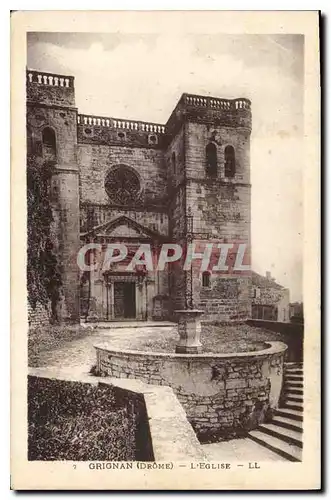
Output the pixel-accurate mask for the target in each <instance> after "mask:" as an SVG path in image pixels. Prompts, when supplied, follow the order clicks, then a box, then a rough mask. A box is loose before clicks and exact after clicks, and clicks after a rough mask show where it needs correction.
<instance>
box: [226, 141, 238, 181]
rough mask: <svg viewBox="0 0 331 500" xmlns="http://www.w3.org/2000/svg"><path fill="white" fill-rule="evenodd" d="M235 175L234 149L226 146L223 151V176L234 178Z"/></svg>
mask: <svg viewBox="0 0 331 500" xmlns="http://www.w3.org/2000/svg"><path fill="white" fill-rule="evenodd" d="M235 173H236V157H235V152H234V148H233V147H232V146H226V148H225V150H224V175H225V177H234V176H235Z"/></svg>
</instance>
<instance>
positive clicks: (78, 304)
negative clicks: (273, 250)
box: [26, 70, 251, 321]
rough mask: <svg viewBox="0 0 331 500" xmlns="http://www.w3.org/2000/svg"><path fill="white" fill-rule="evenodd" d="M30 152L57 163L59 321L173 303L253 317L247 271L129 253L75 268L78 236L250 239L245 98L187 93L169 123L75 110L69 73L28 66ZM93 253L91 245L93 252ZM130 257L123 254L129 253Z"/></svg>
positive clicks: (82, 240)
mask: <svg viewBox="0 0 331 500" xmlns="http://www.w3.org/2000/svg"><path fill="white" fill-rule="evenodd" d="M26 78H27V84H26V97H27V139H28V141H27V142H28V143H27V148H28V154H29V153H31V152H33V154H36V155H39V156H41V157H43V158H44V159H45V160H51V161H53V163H54V173H53V175H52V178H51V186H50V193H51V195H50V196H51V200H52V210H53V217H54V223H53V226H54V227H53V233H54V240H55V241H56V248H57V255H58V258H59V260H60V262H61V276H62V294H61V296H62V298H61V307H60V316H61V319H63V320H65V321H66V320H70V321H79V320H80V318H81V317H85V318H87V319H89V320H99V321H112V320H115V321H120V320H126V319H127V320H128V319H135V320H164V319H171V318H173V315H174V311H175V310H177V309H186V308H196V309H201V310H203V311H204V315H203V318H202V319H203V320H206V321H244V320H245V319H247V318H248V317H250V316H251V276H250V273H246V274H243V273H241V274H240V273H236V272H229V273H227V274H223V275H221V274H217V273H212V272H210V271H209V270H208V271H205V272H203V273H202V272H201V270H200V268H199V267H198V266H193V267H192V269H191V270H190V271H184V270H183V266H182V265H181V264H182V263H181V262H179V263H177V265H176V266H167V267H166V268H165V270H164V271H158V270H153V271H147V270H146V268H145V267H144V266H140V267H139V268H136V269H134V270H133V271H127V269H126V268H127V262H125V261H123V262H119V263H118V264H113V265H112V266H111V267H110V269H108V270H107V271H103V270H102V269H101V268H100V269H97V270H95V271H91V272H83V271H81V270H80V269H79V267H78V265H77V254H78V252H79V250H80V248H81V247H82V246H83V245H85V244H86V243H99V244H101V248H102V252H104V251H105V250H106V248H107V245H108V244H110V243H118V242H123V243H125V244H126V245H127V246H128V248H129V249H130V250H129V256H130V255H132V254H133V253H134V252H135V250H136V249H137V248H138V247H139V245H141V244H142V243H148V244H150V245H151V247H152V248H153V250H154V252H155V254H157V252H158V251H159V249H160V248H161V245H162V244H163V243H165V242H166V243H167V242H168V243H169V242H174V243H178V244H180V245H181V246H182V247H186V246H187V244H188V242H191V243H192V242H193V243H194V242H197V243H199V245H201V244H203V243H204V242H209V243H210V242H215V244H218V243H238V242H243V243H246V244H247V248H248V249H249V248H250V201H251V185H250V134H251V109H250V101H249V100H247V99H244V98H238V99H232V100H228V99H221V98H214V97H204V96H198V95H191V94H183V95H182V97H181V98H180V100H179V101H178V103H177V104H176V106H175V108H174V110H173V112H172V114H171V116H170V117H169V119H168V121H167V123H166V124H157V123H148V122H144V121H135V120H127V119H122V118H111V117H103V116H90V115H88V116H87V115H82V114H80V113H79V111H78V109H77V108H76V105H75V88H74V77H73V76H65V75H55V74H50V73H42V72H37V71H33V70H27V77H26ZM89 255H90V257H89V258H90V259H91V258H92V259H93V258H94V256H93V255H92V254H91V253H90V254H89ZM129 256H128V257H129Z"/></svg>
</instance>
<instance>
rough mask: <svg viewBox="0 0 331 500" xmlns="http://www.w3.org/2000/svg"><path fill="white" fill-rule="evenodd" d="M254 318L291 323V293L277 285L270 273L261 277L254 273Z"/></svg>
mask: <svg viewBox="0 0 331 500" xmlns="http://www.w3.org/2000/svg"><path fill="white" fill-rule="evenodd" d="M252 294H253V296H252V318H253V319H264V320H269V321H282V322H288V321H290V291H289V289H288V288H285V287H283V286H282V285H280V284H279V283H276V281H275V278H273V277H272V276H271V273H270V272H269V271H267V272H266V275H265V276H261V274H258V273H256V272H254V271H252Z"/></svg>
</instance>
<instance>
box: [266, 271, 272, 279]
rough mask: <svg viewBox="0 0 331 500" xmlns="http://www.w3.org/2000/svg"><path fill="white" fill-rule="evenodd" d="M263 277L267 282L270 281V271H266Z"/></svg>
mask: <svg viewBox="0 0 331 500" xmlns="http://www.w3.org/2000/svg"><path fill="white" fill-rule="evenodd" d="M265 277H266V278H267V280H271V272H270V271H267V272H266V273H265Z"/></svg>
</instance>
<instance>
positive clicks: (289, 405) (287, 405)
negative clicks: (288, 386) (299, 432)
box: [282, 401, 303, 411]
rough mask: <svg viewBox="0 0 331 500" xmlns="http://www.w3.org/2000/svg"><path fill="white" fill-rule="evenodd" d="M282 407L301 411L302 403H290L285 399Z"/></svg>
mask: <svg viewBox="0 0 331 500" xmlns="http://www.w3.org/2000/svg"><path fill="white" fill-rule="evenodd" d="M282 408H290V409H291V410H296V411H303V404H300V403H292V402H291V401H285V403H284V404H283V406H282Z"/></svg>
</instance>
